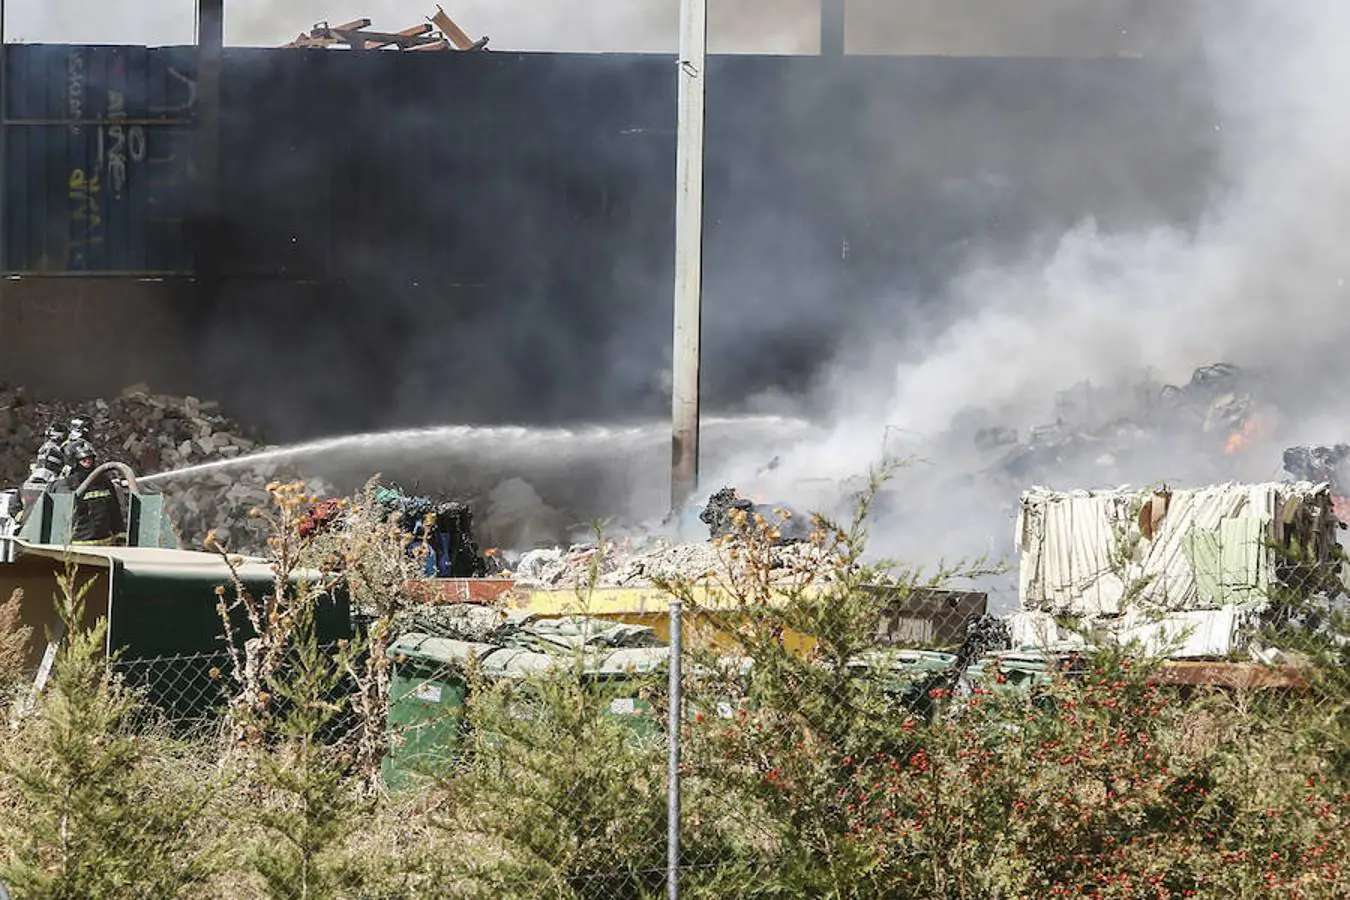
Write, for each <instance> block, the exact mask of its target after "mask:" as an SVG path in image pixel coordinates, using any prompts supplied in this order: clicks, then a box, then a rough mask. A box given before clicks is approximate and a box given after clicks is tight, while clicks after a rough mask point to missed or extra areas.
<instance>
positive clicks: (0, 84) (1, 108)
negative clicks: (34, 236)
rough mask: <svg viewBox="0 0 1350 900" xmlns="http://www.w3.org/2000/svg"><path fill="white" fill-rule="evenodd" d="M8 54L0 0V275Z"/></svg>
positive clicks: (2, 265)
mask: <svg viewBox="0 0 1350 900" xmlns="http://www.w3.org/2000/svg"><path fill="white" fill-rule="evenodd" d="M8 97H9V53H8V51H7V49H6V47H5V0H0V274H4V273H5V272H8V271H9V259H8V254H7V253H5V245H6V244H7V243H8V242H9V231H8V229H6V228H5V219H6V218H7V215H8V213H7V209H6V208H7V206H8V204H9V156H8V150H9V125H8V122H9V104H8V102H7V100H8Z"/></svg>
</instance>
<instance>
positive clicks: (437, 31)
mask: <svg viewBox="0 0 1350 900" xmlns="http://www.w3.org/2000/svg"><path fill="white" fill-rule="evenodd" d="M370 24H371V23H370V19H367V18H361V19H353V20H352V21H350V22H344V23H342V24H341V25H329V24H328V23H327V22H320V23H319V24H317V25H315V26H314V27H313V28H311V29H310V30H309V32H308V33H301V34H299V35H297V36H296V38H295V40H293V41H291V42H290V43H288V44H283V45H282V46H283V47H286V48H304V49H328V48H331V47H345V48H347V49H349V50H388V49H394V50H417V51H437V50H456V51H461V52H465V51H473V50H486V49H487V43H488V39H487V38H486V37H483V38H479V39H478V40H476V41H475V40H473V39H472V38H470V37H469V36H468V34H466V33H465V31H464V29H462V28H460V27H459V25H457V24H456V23H455V21H454V20H453V19H451V18H450V16H449V15H448V14H447V13H446V11H445V10H444V9H443V8H441V7H440V6H437V7H436V14H435V15H434V16H432V17H431V18H430V19H429V20H428V21H427V22H426V23H423V24H421V25H413V26H412V27H410V28H404V29H403V30H402V31H394V32H388V31H370V30H369V29H370Z"/></svg>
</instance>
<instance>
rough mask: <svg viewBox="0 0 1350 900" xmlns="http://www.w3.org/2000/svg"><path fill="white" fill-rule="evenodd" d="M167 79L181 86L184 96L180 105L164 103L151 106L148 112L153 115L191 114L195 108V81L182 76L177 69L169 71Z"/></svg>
mask: <svg viewBox="0 0 1350 900" xmlns="http://www.w3.org/2000/svg"><path fill="white" fill-rule="evenodd" d="M169 77H170V78H172V79H173V80H174V81H176V82H178V83H179V84H181V85H183V88H184V90H185V96H184V98H183V101H182V102H181V103H172V102H165V103H162V104H158V105H152V106H151V107H150V112H151V114H153V115H159V114H164V113H185V112H191V111H192V110H194V109H196V108H197V79H195V78H193V77H192V76H191V75H184V74H183V73H182V72H180V71H178V70H177V69H174V68H170V69H169Z"/></svg>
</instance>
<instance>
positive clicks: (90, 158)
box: [0, 44, 197, 274]
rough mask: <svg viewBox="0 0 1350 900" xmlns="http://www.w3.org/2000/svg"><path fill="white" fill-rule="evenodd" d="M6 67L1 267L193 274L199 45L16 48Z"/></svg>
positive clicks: (32, 270)
mask: <svg viewBox="0 0 1350 900" xmlns="http://www.w3.org/2000/svg"><path fill="white" fill-rule="evenodd" d="M4 74H5V78H4V103H5V105H4V119H5V121H4V128H3V137H4V142H5V146H4V151H5V152H4V160H5V164H4V185H5V195H4V204H3V207H4V213H3V215H4V222H3V225H4V239H3V242H2V243H0V268H2V269H3V270H4V271H5V272H7V273H21V274H39V273H41V274H50V273H59V272H79V273H97V272H118V273H146V274H151V273H171V272H186V271H189V270H190V269H191V267H192V257H191V252H190V249H189V245H188V243H187V241H186V240H185V239H184V236H183V234H182V230H183V229H182V225H183V219H184V215H185V212H186V210H187V209H188V203H189V199H190V197H191V184H192V118H193V114H194V112H195V107H196V90H197V89H196V59H195V52H194V50H193V48H191V47H166V48H156V49H148V48H145V47H99V46H60V45H40V44H39V45H22V44H16V45H10V46H8V47H6V48H5V72H4Z"/></svg>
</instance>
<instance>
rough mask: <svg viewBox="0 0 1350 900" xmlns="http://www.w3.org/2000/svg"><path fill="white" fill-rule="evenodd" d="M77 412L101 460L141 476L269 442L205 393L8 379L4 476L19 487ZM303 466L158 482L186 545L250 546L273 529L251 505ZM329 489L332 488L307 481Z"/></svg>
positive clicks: (2, 422)
mask: <svg viewBox="0 0 1350 900" xmlns="http://www.w3.org/2000/svg"><path fill="white" fill-rule="evenodd" d="M74 416H84V417H86V418H88V419H90V420H91V422H92V427H91V430H90V433H89V434H88V435H87V439H88V440H89V441H90V443H92V444H93V445H94V448H95V449H96V450H98V452H99V459H100V461H110V460H116V461H119V462H125V463H126V464H127V465H129V466H131V468H132V469H134V470H135V471H136V472H137V473H138V474H140V475H149V474H155V473H159V472H167V471H173V470H175V469H181V468H186V467H189V466H194V465H198V464H201V463H207V462H214V461H216V460H228V459H236V458H242V457H247V456H249V455H250V454H252V453H255V452H257V451H259V450H262V449H264V445H263V438H262V435H261V434H260V433H259V432H258V431H257V430H256V429H254V428H251V427H249V426H247V425H244V424H242V423H240V422H237V421H235V420H233V419H231V418H229V417H228V416H226V415H225V414H224V413H223V412H222V411H221V409H220V406H219V404H217V403H214V402H212V401H207V400H199V399H198V398H196V397H173V396H169V395H166V394H155V393H152V392H151V391H150V389H149V388H148V387H147V386H146V385H144V384H136V385H132V386H131V387H128V388H127V389H126V390H124V391H123V392H122V393H121V395H120V396H118V397H115V398H113V399H111V400H105V399H95V400H89V401H82V402H69V401H50V400H42V399H38V398H34V397H32V396H30V395H29V394H28V392H27V391H26V390H25V389H24V388H23V387H10V386H7V385H0V478H3V481H4V483H5V484H6V485H18V484H20V483H22V481H23V480H24V479H25V478H26V477H27V475H28V472H29V466H30V465H31V464H32V463H33V460H34V456H35V454H36V451H37V448H38V446H39V445H40V444H41V443H42V434H43V431H44V430H45V429H46V428H47V427H48V426H49V425H52V424H56V423H66V422H69V421H70V420H71V418H72V417H74ZM276 478H280V479H285V480H292V479H295V480H299V478H300V473H298V472H296V471H294V470H291V469H287V468H283V467H282V466H279V465H277V464H276V463H275V462H272V463H262V464H259V465H256V466H248V465H241V466H238V467H233V466H231V467H228V468H223V469H214V470H206V471H203V472H199V473H193V474H188V475H184V476H182V477H175V478H170V479H163V480H160V481H158V482H155V483H154V484H153V485H152V486H153V488H154V489H156V490H160V491H163V492H164V493H165V495H166V498H167V503H166V505H167V507H168V511H169V515H170V518H171V519H172V520H173V522H174V525H175V527H176V528H177V529H178V531H179V534H180V536H181V537H182V539H183V542H184V544H185V545H186V546H189V547H194V548H199V547H200V546H201V541H202V539H203V538H205V536H206V534H207V532H208V531H210V530H212V529H215V530H216V531H217V534H218V535H219V536H220V538H221V540H222V542H223V543H225V545H226V546H228V547H230V548H231V549H234V550H238V551H240V552H258V551H260V550H261V549H262V548H263V547H264V546H265V537H266V534H265V531H266V526H265V524H264V523H260V522H259V521H257V520H253V519H250V518H249V516H248V512H249V510H250V509H252V508H254V507H256V506H260V505H264V506H265V505H266V503H267V491H266V485H267V483H268V482H269V481H271V480H273V479H276ZM306 484H307V486H308V488H309V490H310V491H311V492H312V493H314V494H316V495H319V496H323V495H327V494H330V493H331V492H332V489H331V487H330V486H329V485H327V484H326V483H324V482H322V481H319V480H317V479H309V480H307V481H306Z"/></svg>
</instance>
